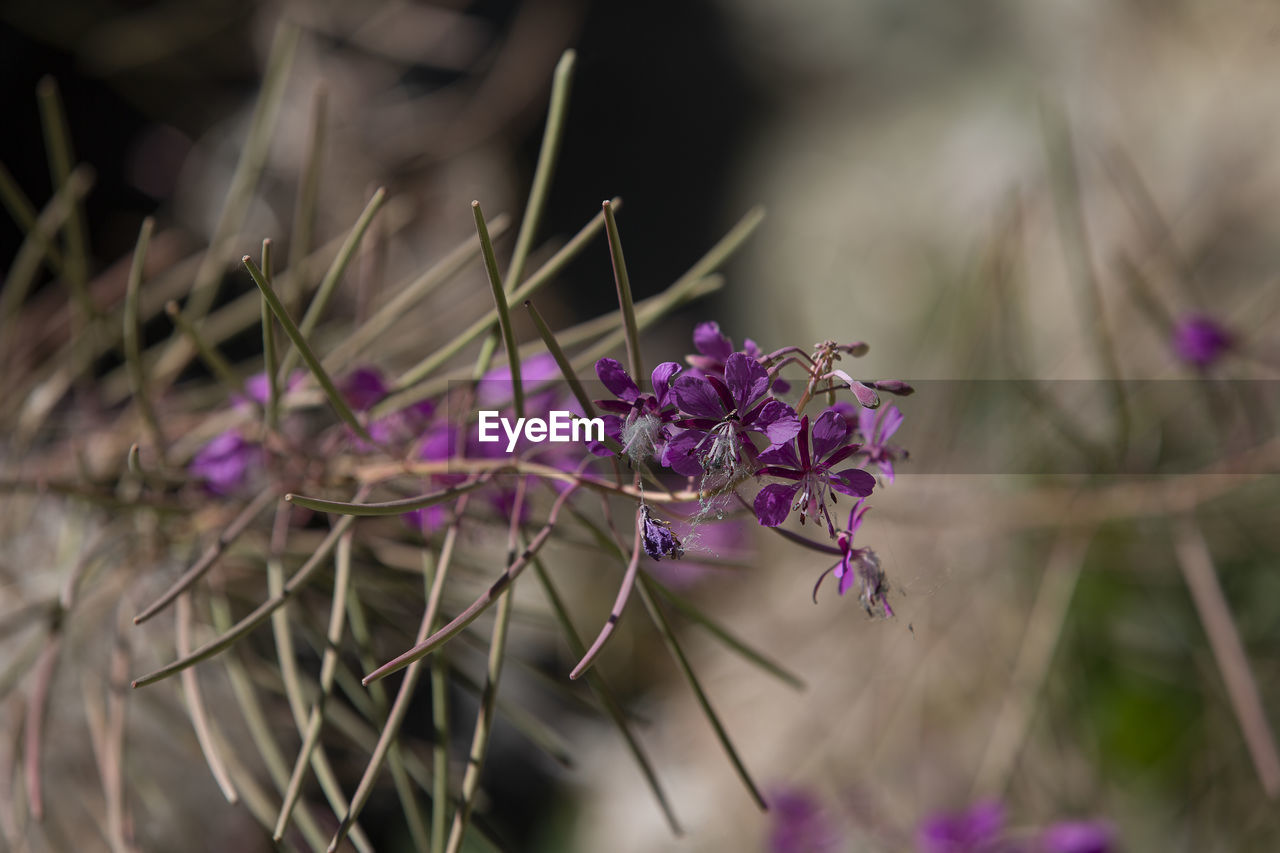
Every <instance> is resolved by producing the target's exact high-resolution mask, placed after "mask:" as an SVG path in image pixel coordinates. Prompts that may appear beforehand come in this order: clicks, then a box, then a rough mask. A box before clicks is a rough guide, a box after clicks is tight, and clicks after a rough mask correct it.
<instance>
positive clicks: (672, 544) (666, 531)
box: [640, 504, 684, 560]
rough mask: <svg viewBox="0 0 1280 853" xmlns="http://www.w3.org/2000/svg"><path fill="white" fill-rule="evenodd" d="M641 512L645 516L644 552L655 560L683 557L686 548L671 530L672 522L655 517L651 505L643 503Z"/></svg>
mask: <svg viewBox="0 0 1280 853" xmlns="http://www.w3.org/2000/svg"><path fill="white" fill-rule="evenodd" d="M640 513H641V515H642V516H643V517H644V533H643V542H642V544H643V545H644V552H645V553H646V554H648V555H649V556H650V557H653V559H655V560H661V559H662V558H663V557H669V558H670V559H672V560H678V559H680V558H681V557H683V556H684V548H682V547H680V540H679V539H677V538H676V535H675V534H674V533H672V532H671V523H670V522H668V521H663V520H662V519H660V518H654V517H653V516H652V515H651V514H650V512H649V507H647V506H645V505H643V504H642V505H641V506H640Z"/></svg>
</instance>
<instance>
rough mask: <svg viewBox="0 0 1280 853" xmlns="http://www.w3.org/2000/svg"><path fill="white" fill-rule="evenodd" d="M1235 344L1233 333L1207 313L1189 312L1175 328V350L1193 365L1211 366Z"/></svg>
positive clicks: (1197, 366) (1181, 357)
mask: <svg viewBox="0 0 1280 853" xmlns="http://www.w3.org/2000/svg"><path fill="white" fill-rule="evenodd" d="M1233 344H1234V340H1233V338H1232V336H1231V333H1230V332H1228V331H1227V330H1226V328H1225V327H1223V325H1222V324H1221V323H1219V322H1218V321H1217V320H1215V319H1213V318H1212V317H1209V316H1207V315H1205V314H1188V315H1187V316H1185V317H1183V318H1181V319H1180V320H1179V321H1178V322H1177V323H1176V324H1175V325H1174V328H1173V351H1174V352H1175V353H1177V356H1178V358H1180V359H1182V360H1183V361H1184V362H1186V363H1187V364H1189V365H1191V366H1192V367H1196V368H1200V369H1203V368H1206V367H1211V366H1212V365H1213V363H1214V362H1216V361H1217V360H1218V359H1220V358H1221V357H1222V356H1223V355H1224V354H1225V353H1226V352H1227V350H1229V349H1231V347H1232V346H1233Z"/></svg>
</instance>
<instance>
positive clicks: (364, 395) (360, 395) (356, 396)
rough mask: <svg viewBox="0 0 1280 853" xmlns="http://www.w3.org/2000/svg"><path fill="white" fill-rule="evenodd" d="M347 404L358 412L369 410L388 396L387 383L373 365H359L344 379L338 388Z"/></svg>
mask: <svg viewBox="0 0 1280 853" xmlns="http://www.w3.org/2000/svg"><path fill="white" fill-rule="evenodd" d="M338 390H339V391H341V392H342V397H343V399H345V400H346V401H347V405H348V406H350V407H351V408H353V409H355V410H356V411H357V412H367V411H369V410H370V409H372V408H373V406H374V404H375V403H377V402H378V401H379V400H381V399H382V398H383V397H385V396H387V384H386V383H385V382H383V381H382V374H381V373H380V372H379V371H378V370H377V368H373V367H357V368H356V369H355V370H353V371H352V372H351V373H349V374H348V375H347V377H346V378H345V379H343V380H342V385H341V386H340V387H339V388H338Z"/></svg>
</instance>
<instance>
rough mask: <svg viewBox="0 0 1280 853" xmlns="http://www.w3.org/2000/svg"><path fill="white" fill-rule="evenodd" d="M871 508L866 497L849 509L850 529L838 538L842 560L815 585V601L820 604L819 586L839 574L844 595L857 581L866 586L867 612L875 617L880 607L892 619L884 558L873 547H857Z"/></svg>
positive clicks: (864, 602) (860, 597)
mask: <svg viewBox="0 0 1280 853" xmlns="http://www.w3.org/2000/svg"><path fill="white" fill-rule="evenodd" d="M869 509H871V507H869V506H867V502H866V499H865V498H862V499H860V500H859V501H858V502H857V503H855V504H854V505H853V509H851V510H849V526H848V528H847V529H845V530H842V531H840V534H839V535H838V536H837V537H836V544H837V545H838V546H839V547H840V559H839V561H838V562H837V563H836V564H835V565H834V566H832V567H831V568H829V569H827V570H826V571H825V572H823V573H822V574H821V575H819V576H818V582H817V583H815V584H814V585H813V601H814V603H815V604H816V603H817V601H818V587H820V586H822V582H823V581H824V580H826V577H827V575H835V577H836V579H837V580H839V581H840V586H839V591H840V594H841V595H844V594H845V593H846V592H848V591H849V590H850V589H851V588H852V587H853V584H854V581H857V582H858V583H859V584H860V585H861V587H862V589H861V592H860V593H859V594H858V600H859V601H861V602H862V607H863V609H864V610H866V611H867V613H868V614H871V613H873V611H874V609H875V607H876V606H877V605H879V607H880V611H881V612H882V613H883V614H884V615H885V616H886V617H888V616H892V615H893V608H892V607H890V606H889V582H888V580H887V579H886V578H885V575H884V570H883V569H881V568H880V558H879V557H878V556H876V552H875V551H872V550H871V549H870V548H854V547H853V537H854V535H855V534H856V533H857V532H858V528H859V527H861V526H862V518H863V516H865V515H866V514H867V511H868V510H869Z"/></svg>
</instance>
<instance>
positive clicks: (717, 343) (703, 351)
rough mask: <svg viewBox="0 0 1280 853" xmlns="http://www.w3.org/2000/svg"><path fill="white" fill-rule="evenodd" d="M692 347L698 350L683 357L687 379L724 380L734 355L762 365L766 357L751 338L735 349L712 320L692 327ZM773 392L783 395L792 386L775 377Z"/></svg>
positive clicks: (717, 324)
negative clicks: (717, 378)
mask: <svg viewBox="0 0 1280 853" xmlns="http://www.w3.org/2000/svg"><path fill="white" fill-rule="evenodd" d="M693 348H694V349H696V350H697V351H698V354H697V355H686V356H685V361H687V362H689V371H688V374H687V375H689V376H719V377H721V378H723V377H724V366H725V363H726V362H727V361H728V360H729V356H731V355H733V354H734V352H741V353H742V354H743V355H745V356H749V357H750V358H753V359H755V360H756V361H758V362H761V363H762V364H763V363H764V362H765V361H766V360H767V358H768V356H767V355H766V354H765V352H764V351H763V350H762V349H760V346H759V345H758V344H757V343H756V342H755V341H753V340H751V338H744V339H743V341H742V349H741V350H735V349H734V346H733V339H732V338H730V337H729V336H728V335H726V334H725V333H724V332H722V331H720V324H719V323H717V322H715V321H714V320H709V321H707V322H705V323H699V324H698V325H697V326H694V328H693ZM773 390H774V391H776V392H777V393H779V394H785V393H787V391H789V390H791V386H790V385H789V384H788V383H787V382H786V380H784V379H779V378H775V379H774V381H773Z"/></svg>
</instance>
